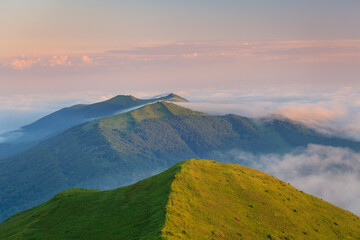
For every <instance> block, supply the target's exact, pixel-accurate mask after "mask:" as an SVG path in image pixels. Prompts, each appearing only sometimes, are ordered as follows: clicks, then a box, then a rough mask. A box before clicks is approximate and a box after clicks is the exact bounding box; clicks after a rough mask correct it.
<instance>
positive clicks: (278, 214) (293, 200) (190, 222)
mask: <svg viewBox="0 0 360 240" xmlns="http://www.w3.org/2000/svg"><path fill="white" fill-rule="evenodd" d="M359 238H360V219H359V217H357V216H355V215H354V214H352V213H350V212H348V211H345V210H343V209H340V208H338V207H336V206H333V205H331V204H329V203H327V202H325V201H323V200H320V199H318V198H316V197H313V196H311V195H308V194H306V193H303V192H301V191H298V190H297V189H295V188H293V187H292V186H290V185H288V184H287V183H284V182H282V181H280V180H278V179H276V178H274V177H271V176H269V175H267V174H265V173H262V172H260V171H257V170H254V169H251V168H247V167H243V166H239V165H233V164H223V163H218V162H215V161H209V160H199V159H192V160H187V161H184V162H181V163H179V164H177V165H175V166H174V167H172V168H170V169H168V170H167V171H165V172H162V173H161V174H158V175H156V176H153V177H151V178H148V179H145V180H142V181H140V182H138V183H136V184H134V185H130V186H127V187H123V188H119V189H115V190H110V191H98V190H86V189H69V190H67V191H64V192H61V193H59V194H57V195H56V196H55V197H54V198H52V199H51V200H50V201H48V202H46V203H43V204H41V205H39V206H37V207H35V208H32V209H30V210H27V211H24V212H21V213H19V214H17V215H14V216H13V217H11V218H10V219H8V220H6V221H5V222H3V223H2V224H0V239H2V240H11V239H24V240H30V239H32V240H35V239H36V240H42V239H44V240H45V239H54V240H57V239H89V240H91V239H109V240H111V239H129V240H131V239H194V240H197V239H199V240H200V239H254V240H257V239H326V240H329V239H359Z"/></svg>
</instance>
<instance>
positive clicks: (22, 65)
mask: <svg viewBox="0 0 360 240" xmlns="http://www.w3.org/2000/svg"><path fill="white" fill-rule="evenodd" d="M38 62H40V58H35V57H30V58H27V57H25V56H22V57H21V58H19V59H14V60H13V61H12V62H11V63H10V66H11V67H12V68H13V69H15V70H23V69H29V68H31V67H32V66H33V65H34V64H36V63H38Z"/></svg>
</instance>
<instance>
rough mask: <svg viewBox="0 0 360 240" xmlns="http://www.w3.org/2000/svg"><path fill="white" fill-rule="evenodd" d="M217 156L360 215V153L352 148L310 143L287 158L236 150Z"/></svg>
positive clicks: (286, 156)
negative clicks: (256, 170) (268, 175)
mask: <svg viewBox="0 0 360 240" xmlns="http://www.w3.org/2000/svg"><path fill="white" fill-rule="evenodd" d="M215 157H216V158H218V159H222V161H230V162H234V163H238V164H242V165H247V166H250V167H253V168H257V169H259V170H262V171H264V172H266V173H268V174H271V175H273V176H275V177H277V178H279V179H281V180H283V181H286V182H289V183H291V185H293V186H295V187H297V188H299V189H301V190H303V191H305V192H307V193H309V194H313V195H315V196H317V197H320V198H323V199H324V200H326V201H329V202H331V203H333V204H335V205H337V206H340V207H343V208H345V209H348V210H350V211H352V212H354V213H355V214H358V215H359V214H360V202H359V201H358V199H359V198H360V188H359V185H360V154H359V153H356V152H353V151H351V150H349V149H346V148H336V147H327V146H321V145H313V144H310V145H309V146H308V147H307V148H305V149H297V150H296V151H294V152H292V153H289V154H285V155H280V154H264V155H253V154H251V153H247V152H243V151H240V150H236V149H234V150H232V151H228V152H217V153H216V154H215Z"/></svg>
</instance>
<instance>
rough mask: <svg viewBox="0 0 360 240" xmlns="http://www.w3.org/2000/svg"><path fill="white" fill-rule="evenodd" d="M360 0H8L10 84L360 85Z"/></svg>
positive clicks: (2, 71) (111, 87)
mask: <svg viewBox="0 0 360 240" xmlns="http://www.w3.org/2000/svg"><path fill="white" fill-rule="evenodd" d="M359 12H360V2H359V1H357V0H346V1H334V0H326V1H325V0H318V1H310V0H302V1H300V0H299V1H297V0H295V1H282V0H273V1H268V0H258V1H239V0H236V1H235V0H228V1H215V0H206V1H205V0H198V1H189V0H184V1H164V0H153V1H149V0H146V1H145V0H143V1H121V0H120V1H115V0H105V1H94V0H86V1H85V0H78V1H70V0H63V1H54V0H32V1H30V0H2V1H1V3H0V35H1V38H0V83H1V86H2V87H1V88H0V94H1V95H16V94H34V93H36V94H42V93H54V94H58V93H63V92H81V91H99V90H101V91H104V92H111V93H115V92H117V93H124V92H129V91H134V90H136V91H155V90H158V91H159V92H162V91H181V90H187V89H188V88H189V87H190V86H191V87H192V88H198V89H201V88H204V87H205V86H206V87H210V88H224V89H231V88H234V87H235V88H240V87H244V86H246V87H253V86H259V85H266V86H274V85H301V86H303V85H304V84H307V85H319V86H324V85H325V86H327V85H329V84H330V85H339V84H340V85H344V84H347V85H355V84H358V82H359V76H360V70H359V67H358V66H359V64H360V32H359V31H357V29H360V15H359V14H358V13H359Z"/></svg>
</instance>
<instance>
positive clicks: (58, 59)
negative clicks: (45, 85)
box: [49, 55, 71, 67]
mask: <svg viewBox="0 0 360 240" xmlns="http://www.w3.org/2000/svg"><path fill="white" fill-rule="evenodd" d="M49 65H50V66H52V67H53V66H56V65H62V66H66V65H68V66H70V65H71V61H69V60H68V56H67V55H59V56H57V55H54V56H53V57H52V58H51V59H50V60H49Z"/></svg>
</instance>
